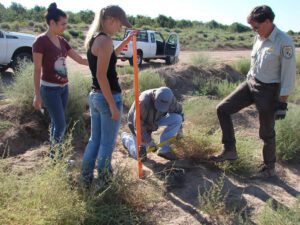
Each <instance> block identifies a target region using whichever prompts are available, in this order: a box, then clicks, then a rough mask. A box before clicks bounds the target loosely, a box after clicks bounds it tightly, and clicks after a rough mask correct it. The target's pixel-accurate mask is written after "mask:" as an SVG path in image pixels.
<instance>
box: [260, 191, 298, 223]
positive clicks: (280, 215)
mask: <svg viewBox="0 0 300 225" xmlns="http://www.w3.org/2000/svg"><path fill="white" fill-rule="evenodd" d="M267 203H268V204H267V206H266V207H265V208H264V209H263V211H262V212H261V213H260V214H259V216H258V224H259V225H269V224H272V225H294V224H299V222H300V197H298V199H297V201H296V203H295V204H294V205H293V206H292V207H290V208H287V207H284V206H279V207H278V208H277V209H276V210H275V209H273V207H272V205H273V203H272V199H270V200H268V201H267Z"/></svg>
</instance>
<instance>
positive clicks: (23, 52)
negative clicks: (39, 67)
mask: <svg viewBox="0 0 300 225" xmlns="http://www.w3.org/2000/svg"><path fill="white" fill-rule="evenodd" d="M34 40H35V36H34V35H30V34H23V33H17V32H6V31H3V30H0V72H3V71H5V70H6V69H8V68H9V67H11V68H13V69H16V68H17V67H18V61H19V60H23V59H29V60H32V44H33V42H34Z"/></svg>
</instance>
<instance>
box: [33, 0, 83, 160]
mask: <svg viewBox="0 0 300 225" xmlns="http://www.w3.org/2000/svg"><path fill="white" fill-rule="evenodd" d="M45 19H46V22H47V24H48V30H47V31H46V32H45V33H43V34H41V35H39V36H38V37H37V39H36V40H35V42H34V44H33V48H32V51H33V62H34V90H35V95H34V99H33V106H34V108H36V109H41V106H42V104H43V105H44V106H45V107H46V109H47V111H48V112H49V114H50V117H51V132H50V142H51V151H50V157H51V158H54V156H55V151H54V148H53V146H54V144H56V143H60V142H61V140H62V138H63V136H64V132H65V129H66V121H65V109H66V105H67V101H68V74H67V68H66V57H67V56H70V57H71V58H72V59H73V60H75V61H76V62H78V63H79V64H82V65H88V61H87V59H84V58H82V57H81V56H80V55H78V54H77V53H76V52H75V51H74V50H73V49H72V48H71V47H70V45H69V44H68V42H67V41H66V40H65V39H64V38H63V37H61V36H60V35H61V34H62V33H63V32H64V30H65V29H66V27H67V15H66V13H65V12H63V11H62V10H60V9H58V8H57V6H56V3H52V4H51V5H50V6H49V8H48V10H47V13H46V15H45Z"/></svg>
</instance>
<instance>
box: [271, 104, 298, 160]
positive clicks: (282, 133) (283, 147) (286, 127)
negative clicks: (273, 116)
mask: <svg viewBox="0 0 300 225" xmlns="http://www.w3.org/2000/svg"><path fill="white" fill-rule="evenodd" d="M299 116H300V109H299V107H293V106H290V107H289V111H288V112H287V116H286V118H285V119H284V120H280V121H277V122H276V145H277V156H278V158H279V159H280V160H283V161H286V160H293V161H296V162H300V120H299Z"/></svg>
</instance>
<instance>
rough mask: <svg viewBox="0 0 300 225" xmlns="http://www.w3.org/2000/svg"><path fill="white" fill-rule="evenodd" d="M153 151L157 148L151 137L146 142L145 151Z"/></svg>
mask: <svg viewBox="0 0 300 225" xmlns="http://www.w3.org/2000/svg"><path fill="white" fill-rule="evenodd" d="M149 150H150V151H151V152H155V151H156V150H157V146H156V144H155V142H154V140H153V139H151V141H150V142H149V143H147V151H149Z"/></svg>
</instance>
